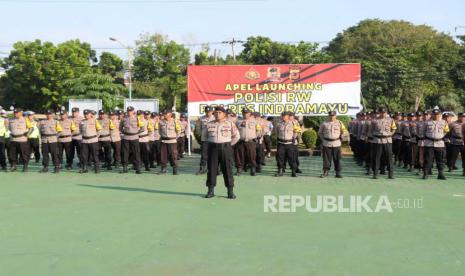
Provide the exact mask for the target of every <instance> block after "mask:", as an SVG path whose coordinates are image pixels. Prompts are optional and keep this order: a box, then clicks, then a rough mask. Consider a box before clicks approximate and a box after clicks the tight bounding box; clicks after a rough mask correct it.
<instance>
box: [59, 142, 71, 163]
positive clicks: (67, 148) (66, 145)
mask: <svg viewBox="0 0 465 276" xmlns="http://www.w3.org/2000/svg"><path fill="white" fill-rule="evenodd" d="M72 143H73V142H59V143H58V156H59V158H60V164H63V152H64V153H65V157H66V165H67V166H72V165H73V158H74V156H73V145H72Z"/></svg>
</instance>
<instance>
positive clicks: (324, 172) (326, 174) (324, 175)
mask: <svg viewBox="0 0 465 276" xmlns="http://www.w3.org/2000/svg"><path fill="white" fill-rule="evenodd" d="M327 176H328V170H323V174H322V175H320V178H325V177H327Z"/></svg>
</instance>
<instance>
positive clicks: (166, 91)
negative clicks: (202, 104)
mask: <svg viewBox="0 0 465 276" xmlns="http://www.w3.org/2000/svg"><path fill="white" fill-rule="evenodd" d="M189 59H190V54H189V50H188V49H187V48H185V47H184V46H183V45H180V44H177V43H176V42H174V41H169V40H168V38H167V37H164V36H161V35H159V34H154V35H147V34H145V35H142V36H141V39H140V40H139V41H137V51H136V54H135V59H134V78H135V80H136V82H139V83H142V84H141V85H138V86H136V95H140V94H144V95H147V96H151V97H154V98H155V97H158V96H161V97H158V99H159V100H160V104H161V105H162V106H166V107H168V108H171V107H173V106H176V108H177V109H178V110H183V109H184V108H185V106H186V101H187V80H186V74H187V64H188V63H189Z"/></svg>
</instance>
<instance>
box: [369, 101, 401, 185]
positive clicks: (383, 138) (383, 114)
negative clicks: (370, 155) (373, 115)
mask: <svg viewBox="0 0 465 276" xmlns="http://www.w3.org/2000/svg"><path fill="white" fill-rule="evenodd" d="M396 128H397V127H396V124H395V122H394V120H393V119H392V118H389V117H388V116H387V109H386V108H385V107H380V108H378V118H377V119H375V120H373V121H372V123H371V125H370V131H369V133H371V135H372V137H373V145H374V147H373V150H374V167H373V179H377V178H378V171H379V169H380V166H381V162H382V161H384V162H383V163H384V164H385V165H386V166H387V169H388V178H389V179H393V178H394V167H393V163H392V135H393V134H394V132H395V130H396Z"/></svg>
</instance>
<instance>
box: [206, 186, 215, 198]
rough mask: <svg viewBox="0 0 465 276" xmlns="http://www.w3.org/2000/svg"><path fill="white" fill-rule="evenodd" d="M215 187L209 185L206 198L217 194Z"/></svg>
mask: <svg viewBox="0 0 465 276" xmlns="http://www.w3.org/2000/svg"><path fill="white" fill-rule="evenodd" d="M213 189H214V188H213V187H208V192H207V195H205V198H212V197H214V196H215V193H214V192H213Z"/></svg>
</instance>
